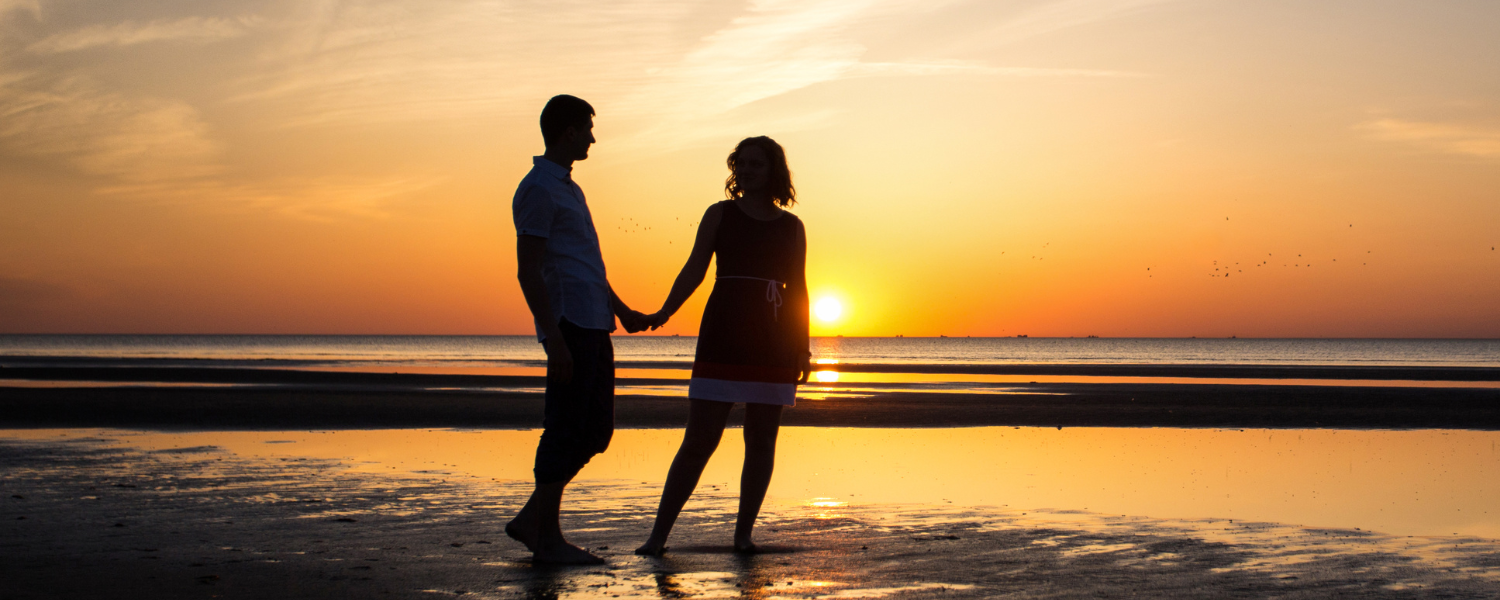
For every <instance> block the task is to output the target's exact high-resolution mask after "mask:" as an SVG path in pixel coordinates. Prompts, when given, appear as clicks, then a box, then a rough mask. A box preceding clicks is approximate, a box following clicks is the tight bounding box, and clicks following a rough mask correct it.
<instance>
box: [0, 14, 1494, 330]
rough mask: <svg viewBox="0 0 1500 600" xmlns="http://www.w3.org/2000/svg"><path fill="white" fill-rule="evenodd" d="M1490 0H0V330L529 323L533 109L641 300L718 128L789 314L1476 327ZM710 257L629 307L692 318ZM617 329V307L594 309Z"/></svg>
mask: <svg viewBox="0 0 1500 600" xmlns="http://www.w3.org/2000/svg"><path fill="white" fill-rule="evenodd" d="M1497 22H1500V5H1496V4H1495V3H1493V2H1482V1H1461V2H1450V3H1444V4H1443V5H1441V6H1435V5H1431V4H1424V3H1419V2H1414V1H1409V2H1394V3H1385V4H1381V5H1379V6H1369V5H1367V4H1364V3H1314V4H1297V5H1285V6H1283V5H1266V4H1263V3H1249V4H1243V5H1238V4H1232V3H1202V2H1192V1H1187V0H1047V1H1035V0H1033V1H1022V2H1009V3H990V2H978V1H972V0H971V1H947V0H944V1H940V2H911V1H909V0H874V1H866V0H858V1H855V0H839V1H814V2H797V3H792V2H781V1H777V0H754V1H752V2H748V3H744V4H723V3H707V2H687V1H683V2H630V1H627V2H622V3H609V4H607V5H606V4H598V3H591V2H583V1H575V2H562V3H547V4H540V5H522V4H505V3H479V2H466V1H457V0H456V1H452V2H437V3H424V4H415V5H414V4H410V3H402V2H395V1H394V0H367V1H361V2H350V3H333V2H314V3H295V2H286V1H284V0H229V1H227V2H222V3H216V4H214V5H212V6H206V5H205V6H199V5H181V4H176V3H168V2H158V1H146V2H136V3H130V4H128V5H120V4H117V3H104V2H98V1H96V0H86V1H81V2H75V3H62V2H48V1H44V0H35V1H32V0H0V31H3V32H4V35H0V333H369V334H402V333H407V334H423V333H431V334H527V333H528V332H529V331H530V328H531V317H530V314H529V313H528V312H527V310H526V308H525V304H524V301H523V300H522V298H521V295H520V291H519V287H518V286H517V285H516V282H515V276H514V272H515V259H514V229H513V227H512V225H511V219H510V199H511V194H512V192H513V191H514V189H515V185H516V183H517V182H518V181H519V180H520V178H521V177H522V176H523V175H524V174H525V172H526V170H527V169H528V168H529V165H530V160H531V156H533V155H535V154H538V153H540V151H541V141H540V135H539V133H538V132H537V127H536V115H537V112H538V111H539V110H540V107H541V105H542V103H543V102H545V100H546V98H547V97H549V96H551V95H553V94H556V93H572V94H576V95H579V96H581V97H583V98H585V99H587V100H589V101H590V102H591V103H592V104H593V105H594V106H595V108H596V109H597V110H598V112H599V115H598V116H597V118H596V123H597V127H596V134H597V136H598V138H599V143H598V145H596V146H595V147H594V149H593V151H592V152H591V157H590V158H589V160H587V161H584V162H581V163H579V164H578V165H576V166H575V170H574V173H575V178H576V179H577V180H578V181H579V182H580V184H581V185H582V186H583V188H584V190H585V191H586V193H587V194H588V197H589V202H590V205H591V207H592V210H593V216H594V220H595V223H596V224H597V226H598V229H599V233H600V237H601V242H602V246H603V250H604V255H605V260H606V263H607V266H608V269H609V272H610V276H611V280H612V282H613V283H614V285H615V287H616V289H617V291H618V292H619V293H620V295H621V296H622V297H623V298H624V299H625V300H626V301H627V302H628V303H630V304H631V305H632V306H634V307H635V308H638V309H641V310H644V311H646V312H651V311H654V310H655V309H656V308H657V307H658V306H659V305H660V303H661V301H662V300H663V299H664V298H665V296H666V292H667V290H668V288H669V287H670V285H671V282H672V279H673V278H674V277H675V276H676V274H677V271H678V269H680V268H681V266H682V261H683V260H684V259H685V258H686V255H687V251H688V248H689V245H690V244H691V243H692V240H693V232H694V227H695V225H696V223H697V221H698V219H699V218H700V217H701V215H702V212H703V210H704V209H705V208H706V207H707V206H708V205H709V204H710V203H712V202H714V201H716V200H718V199H720V198H721V197H722V186H723V176H724V164H723V161H724V157H725V155H726V154H727V153H728V151H729V149H730V148H732V146H733V144H734V142H736V141H737V140H739V139H740V138H742V137H746V136H749V135H759V134H765V135H770V136H772V137H774V138H776V139H777V140H778V141H780V142H781V143H782V144H783V145H784V146H785V147H786V148H787V151H788V156H789V159H790V161H791V167H792V170H793V172H794V175H795V182H796V185H797V189H798V192H799V200H800V203H799V205H798V206H797V207H796V208H794V211H795V212H796V213H797V214H798V215H799V216H800V217H801V218H802V219H803V221H804V222H805V223H806V225H807V230H808V235H809V238H808V241H809V261H808V277H809V287H810V291H811V293H812V299H813V301H814V302H815V303H816V302H818V301H819V300H820V299H822V298H834V299H836V301H837V302H839V303H840V304H841V309H842V310H841V311H840V312H841V313H842V314H841V315H839V316H838V317H837V318H833V319H826V320H823V319H817V318H815V319H813V333H814V335H827V336H833V335H845V336H851V337H852V336H895V335H905V336H913V337H915V336H934V337H935V336H938V335H948V336H953V337H960V336H965V335H973V336H976V337H979V336H1015V335H1019V334H1026V335H1030V336H1032V337H1084V336H1088V335H1097V336H1101V337H1193V336H1196V337H1230V336H1238V337H1242V338H1249V337H1434V338H1440V337H1489V338H1494V337H1500V311H1496V310H1494V308H1493V304H1494V298H1497V297H1500V251H1497V250H1495V249H1494V248H1496V247H1497V246H1500V227H1497V224H1500V201H1497V200H1500V198H1497V197H1496V192H1495V190H1500V116H1497V115H1500V87H1497V86H1496V84H1495V82H1497V81H1500V65H1497V64H1495V63H1494V61H1492V60H1488V57H1492V56H1494V55H1495V54H1496V52H1497V51H1500V40H1497V38H1496V37H1495V36H1494V35H1493V31H1491V30H1492V29H1493V24H1494V23H1497ZM710 287H711V282H706V283H705V285H704V286H703V287H702V288H701V289H700V290H699V291H698V293H697V294H696V295H695V296H694V298H693V299H692V300H691V301H690V302H689V303H688V304H687V305H686V306H685V307H684V308H683V310H682V311H681V312H680V313H679V314H678V315H677V316H675V317H674V318H673V319H672V321H671V322H670V323H668V325H667V326H666V327H665V328H664V329H662V330H659V331H657V332H654V334H656V335H671V334H681V335H691V334H694V333H696V331H697V326H698V319H699V316H700V315H701V311H702V307H703V303H704V301H705V300H706V298H707V296H708V290H709V288H710ZM621 333H623V332H621Z"/></svg>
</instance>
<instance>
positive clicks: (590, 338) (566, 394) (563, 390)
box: [532, 319, 615, 483]
mask: <svg viewBox="0 0 1500 600" xmlns="http://www.w3.org/2000/svg"><path fill="white" fill-rule="evenodd" d="M559 325H560V327H561V328H562V334H563V341H564V343H566V344H567V346H568V352H569V353H571V354H572V355H573V380H572V381H571V382H569V383H564V384H553V383H552V382H551V381H548V382H547V397H546V398H547V400H546V402H547V404H546V409H545V411H546V412H545V416H544V417H543V419H542V441H541V442H540V443H539V444H537V448H536V467H535V468H534V469H533V471H532V472H533V473H534V474H535V475H536V481H537V483H557V482H560V481H569V480H571V479H573V476H574V475H577V474H578V471H579V470H580V469H582V468H583V466H584V465H586V464H588V462H589V459H591V458H593V457H594V455H595V454H598V453H600V452H603V451H604V450H605V449H606V448H609V439H610V438H611V437H613V436H614V433H615V348H614V345H613V344H612V343H611V342H610V339H609V332H608V331H604V330H602V329H584V328H582V327H579V326H577V325H574V324H572V323H570V322H568V321H567V320H566V319H564V320H563V321H562V323H560V324H559Z"/></svg>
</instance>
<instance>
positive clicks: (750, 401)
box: [505, 95, 811, 564]
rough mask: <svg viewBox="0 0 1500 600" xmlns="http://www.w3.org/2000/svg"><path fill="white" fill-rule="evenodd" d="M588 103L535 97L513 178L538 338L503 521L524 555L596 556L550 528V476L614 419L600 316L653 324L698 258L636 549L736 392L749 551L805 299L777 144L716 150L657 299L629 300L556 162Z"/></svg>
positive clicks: (558, 559) (792, 377)
mask: <svg viewBox="0 0 1500 600" xmlns="http://www.w3.org/2000/svg"><path fill="white" fill-rule="evenodd" d="M593 116H594V109H593V107H592V106H590V105H589V104H588V103H587V102H585V101H583V100H582V99H579V98H576V97H573V96H567V95H562V96H556V97H553V98H552V99H551V100H549V101H548V102H547V105H546V107H545V108H543V109H542V119H541V121H542V138H543V140H544V141H545V142H546V153H545V154H543V155H542V156H538V157H535V158H533V159H532V164H533V167H532V169H531V172H530V173H528V174H527V175H526V178H525V179H522V180H521V185H520V186H519V188H518V189H517V190H516V196H515V200H514V204H513V205H512V210H513V211H514V216H515V223H516V238H517V239H516V260H517V271H518V274H517V277H518V278H519V279H520V282H521V292H522V294H524V295H525V297H526V305H527V306H528V307H529V308H530V309H531V314H532V316H533V317H535V319H536V328H537V335H538V336H539V337H540V338H541V342H542V344H543V345H544V347H545V349H546V352H547V392H546V408H545V416H544V417H543V424H542V439H541V442H540V443H538V445H537V450H536V466H535V469H534V474H535V476H536V488H535V489H534V491H533V492H532V494H531V498H530V499H529V500H528V501H527V502H526V506H525V507H523V508H522V509H521V512H520V514H518V515H517V516H516V518H515V519H514V520H512V521H510V523H508V524H506V526H505V533H506V534H507V535H509V536H510V537H512V538H514V539H516V540H517V541H519V542H521V543H523V544H525V545H526V547H527V549H529V550H531V552H532V554H533V558H534V559H535V560H536V561H538V562H547V563H562V564H598V563H601V562H603V560H602V559H600V558H599V557H597V556H594V555H593V554H591V553H589V552H588V551H587V550H584V549H582V548H579V547H577V546H574V545H572V544H570V543H568V542H567V540H566V539H564V538H563V535H562V529H561V527H560V525H559V522H558V515H559V511H560V506H561V503H562V494H563V488H565V487H566V486H567V484H568V482H569V481H571V480H572V479H573V477H574V476H575V475H577V474H578V471H579V470H580V469H582V468H583V466H584V465H585V464H587V463H588V461H589V459H590V458H592V457H593V456H594V455H595V454H598V453H600V452H603V451H604V450H605V448H607V447H608V446H609V440H610V437H611V436H612V435H613V433H614V373H615V370H614V347H613V346H612V345H611V343H610V338H609V332H610V331H613V330H614V328H615V327H614V325H615V317H619V319H620V324H621V325H623V326H624V327H625V330H626V331H628V332H631V333H635V332H637V331H641V330H644V329H647V328H649V329H656V328H657V327H660V326H661V325H662V324H664V323H666V322H667V319H669V318H671V316H672V314H673V313H675V312H677V309H678V308H681V307H682V304H683V303H684V302H686V301H687V299H688V297H689V296H691V295H692V294H693V291H694V290H697V289H698V285H699V284H701V283H702V282H703V277H704V275H705V273H707V271H708V263H709V259H710V258H712V256H713V255H714V254H717V255H718V275H717V277H716V278H715V281H714V288H713V293H712V294H711V295H710V296H709V299H708V306H707V307H706V308H705V309H704V311H703V324H702V325H701V327H700V328H699V332H698V351H697V355H696V357H695V358H694V360H693V374H692V380H691V382H690V384H689V387H688V397H689V403H690V408H689V412H688V423H687V432H686V434H685V435H684V437H683V440H682V447H681V449H679V450H678V451H677V457H676V458H675V459H674V460H673V461H672V468H671V470H670V471H669V472H668V473H667V483H666V489H664V490H663V491H662V497H661V506H660V508H659V509H658V510H657V514H656V525H655V526H654V527H653V528H652V530H651V537H650V539H648V540H646V543H645V544H644V545H642V546H641V547H640V548H638V549H636V553H637V554H646V555H660V554H661V553H663V552H665V551H666V542H667V536H668V535H669V534H670V533H671V531H672V524H673V523H674V522H675V521H676V520H677V515H678V514H679V513H680V512H681V511H682V507H683V505H684V504H686V503H687V499H688V496H690V495H692V492H693V488H694V487H696V486H697V485H698V478H699V476H701V475H702V474H703V468H704V466H705V465H707V464H708V459H709V457H710V456H712V455H713V452H714V449H715V448H717V447H718V445H719V438H720V437H722V436H723V434H724V425H725V422H726V421H727V420H728V417H729V409H730V408H732V407H733V406H734V403H735V402H744V403H745V426H744V437H745V466H744V471H743V472H742V474H741V476H740V508H739V519H738V521H737V522H736V524H735V528H734V548H735V550H736V551H739V552H754V551H755V544H754V543H753V542H752V541H751V530H752V528H754V526H755V518H756V516H757V515H758V514H759V513H760V506H761V501H762V500H764V499H765V495H766V488H767V487H768V486H769V485H770V483H771V470H772V467H773V465H774V464H775V459H776V434H777V431H778V430H779V428H780V425H781V409H782V407H784V406H792V405H793V404H794V403H795V401H796V391H797V384H798V383H803V382H806V381H807V376H808V374H809V372H810V367H811V366H810V364H809V363H810V358H811V352H809V349H808V329H807V328H808V323H807V320H808V306H807V277H806V275H805V268H804V267H805V261H806V256H807V238H806V234H805V232H804V231H803V228H802V221H801V220H799V219H798V218H797V217H795V216H793V215H792V214H790V213H788V212H786V211H785V210H784V208H785V207H787V206H790V205H791V204H792V203H793V202H795V195H796V193H795V192H794V190H793V188H792V180H791V173H790V171H789V170H788V169H787V164H786V154H785V153H784V152H783V151H782V149H781V146H780V145H778V144H777V143H776V142H775V141H772V140H771V138H767V137H754V138H748V139H746V140H743V141H741V142H740V143H739V145H737V146H736V147H735V149H734V152H732V153H730V155H729V160H728V163H729V178H728V180H727V181H726V182H725V184H724V192H725V194H726V195H727V196H728V197H729V199H728V200H725V201H723V202H719V203H716V204H714V205H712V206H710V207H709V208H708V211H707V212H705V213H704V215H703V220H702V221H701V222H700V224H699V225H698V235H697V239H696V241H694V243H693V250H692V253H691V254H690V255H689V256H688V260H687V264H686V265H684V266H683V267H682V272H681V273H680V274H679V275H678V276H677V280H676V282H675V283H673V284H672V290H671V292H670V293H669V294H668V295H667V300H666V302H664V303H663V304H662V308H661V310H659V311H657V312H656V313H654V314H651V315H645V314H642V313H640V312H637V311H634V310H631V309H630V307H628V306H626V305H625V303H624V302H622V301H621V300H620V297H619V296H617V295H615V293H614V290H612V289H611V288H610V285H609V281H608V280H607V279H606V278H605V274H604V258H603V256H602V254H601V253H600V250H599V237H598V234H597V233H596V232H595V230H594V222H593V219H592V218H591V217H590V215H589V208H588V204H587V203H586V202H585V201H584V197H583V190H582V189H580V188H579V187H578V184H576V183H573V180H572V179H571V178H570V177H569V173H571V172H572V167H573V163H574V162H575V161H580V160H583V159H585V158H588V151H589V146H590V145H592V144H593V143H594V134H593V127H594V119H593Z"/></svg>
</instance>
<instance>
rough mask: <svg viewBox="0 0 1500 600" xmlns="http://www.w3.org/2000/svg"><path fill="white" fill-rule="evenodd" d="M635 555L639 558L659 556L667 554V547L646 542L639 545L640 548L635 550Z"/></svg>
mask: <svg viewBox="0 0 1500 600" xmlns="http://www.w3.org/2000/svg"><path fill="white" fill-rule="evenodd" d="M635 553H636V554H639V555H641V556H661V555H663V554H666V553H667V547H666V546H664V545H661V544H655V543H652V542H646V543H644V544H641V547H640V548H636V549H635Z"/></svg>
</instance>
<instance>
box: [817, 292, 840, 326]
mask: <svg viewBox="0 0 1500 600" xmlns="http://www.w3.org/2000/svg"><path fill="white" fill-rule="evenodd" d="M813 314H815V315H817V316H818V320H819V321H822V322H824V323H832V322H834V321H837V320H839V316H840V315H843V314H844V305H843V303H841V302H839V300H838V298H832V297H829V298H823V299H822V300H818V303H817V304H815V305H813Z"/></svg>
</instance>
